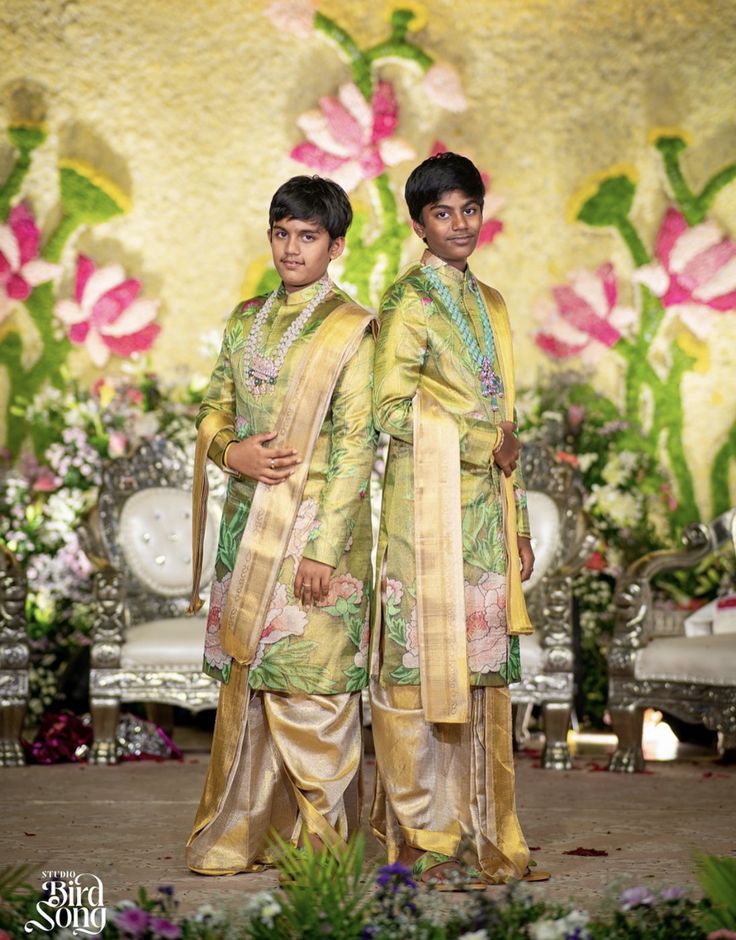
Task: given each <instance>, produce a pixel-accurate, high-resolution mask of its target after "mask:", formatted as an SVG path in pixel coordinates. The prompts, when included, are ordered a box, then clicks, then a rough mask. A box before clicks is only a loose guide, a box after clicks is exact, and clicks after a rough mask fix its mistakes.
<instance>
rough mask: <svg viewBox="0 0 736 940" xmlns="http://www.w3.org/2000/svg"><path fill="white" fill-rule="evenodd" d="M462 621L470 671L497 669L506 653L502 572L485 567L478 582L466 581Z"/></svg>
mask: <svg viewBox="0 0 736 940" xmlns="http://www.w3.org/2000/svg"><path fill="white" fill-rule="evenodd" d="M465 625H466V629H467V636H468V667H469V669H470V672H475V673H485V672H498V670H499V669H500V667H501V665H502V664H503V663H504V662H505V661H506V659H507V657H508V651H507V650H508V638H507V636H506V579H505V578H504V577H503V576H502V575H500V574H494V573H493V572H491V571H486V572H485V573H484V574H483V575H482V576H481V578H480V580H479V581H478V583H477V584H470V583H469V582H468V581H466V582H465Z"/></svg>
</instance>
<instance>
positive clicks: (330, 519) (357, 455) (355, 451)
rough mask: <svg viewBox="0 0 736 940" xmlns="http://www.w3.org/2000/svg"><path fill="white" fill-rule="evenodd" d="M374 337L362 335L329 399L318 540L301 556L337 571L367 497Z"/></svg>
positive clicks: (374, 441)
mask: <svg viewBox="0 0 736 940" xmlns="http://www.w3.org/2000/svg"><path fill="white" fill-rule="evenodd" d="M373 350H374V342H373V336H372V334H371V333H370V332H368V333H366V334H365V336H364V337H363V339H362V341H361V343H360V346H359V347H358V350H357V352H356V353H355V355H354V356H353V357H352V358H351V359H350V361H349V362H348V363H347V365H346V366H345V368H344V369H343V371H342V374H341V375H340V378H339V380H338V383H337V385H336V387H335V391H334V393H333V396H332V404H331V414H332V427H331V431H330V451H329V461H328V467H327V473H326V477H325V482H324V486H323V487H322V492H321V494H320V500H319V508H318V511H317V520H316V522H317V525H316V533H317V534H316V537H315V538H313V539H311V540H310V541H309V542H308V543H307V547H306V549H305V550H304V556H303V557H304V558H309V559H311V560H312V561H319V562H322V563H323V564H325V565H331V566H332V567H333V568H337V565H338V563H339V561H340V559H341V557H342V555H343V553H344V551H345V546H346V545H347V542H348V540H349V538H350V536H351V534H352V531H353V528H354V526H355V520H356V519H357V517H358V508H359V506H360V503H361V502H362V501H363V500H364V499H369V498H370V497H369V492H370V488H369V483H370V476H371V469H372V468H373V460H374V458H375V452H376V444H377V440H378V437H377V434H376V431H375V428H374V425H373V419H372V415H371V385H372V371H373Z"/></svg>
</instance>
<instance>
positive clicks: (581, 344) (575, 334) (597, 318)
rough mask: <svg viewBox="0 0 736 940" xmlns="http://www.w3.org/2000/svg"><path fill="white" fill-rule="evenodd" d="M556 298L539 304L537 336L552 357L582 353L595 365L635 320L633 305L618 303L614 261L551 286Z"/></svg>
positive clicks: (581, 356)
mask: <svg viewBox="0 0 736 940" xmlns="http://www.w3.org/2000/svg"><path fill="white" fill-rule="evenodd" d="M552 295H553V298H554V301H546V302H544V303H543V304H541V305H540V307H539V308H538V317H539V319H540V320H541V322H542V324H543V325H542V329H540V330H539V332H538V333H537V334H536V335H535V337H534V339H535V342H536V344H537V346H539V348H540V349H542V350H544V352H546V353H547V354H548V355H549V356H552V358H553V359H567V358H568V357H569V356H580V358H581V360H582V361H583V362H584V363H585V364H586V365H595V364H596V363H597V362H598V361H599V360H600V358H601V356H602V355H603V354H604V353H605V351H606V350H607V349H610V347H611V346H614V345H615V344H616V343H617V342H618V340H619V339H620V338H621V336H622V335H623V333H624V331H625V330H626V329H627V328H628V327H629V326H631V325H632V324H633V323H635V322H636V318H637V313H636V311H635V310H634V309H633V307H625V306H620V305H619V304H618V285H617V283H616V275H615V273H614V270H613V265H611V264H602V265H601V266H600V267H599V268H598V269H597V270H595V271H577V272H575V273H574V274H572V275H571V276H570V279H569V283H568V284H563V285H561V286H559V287H554V288H552Z"/></svg>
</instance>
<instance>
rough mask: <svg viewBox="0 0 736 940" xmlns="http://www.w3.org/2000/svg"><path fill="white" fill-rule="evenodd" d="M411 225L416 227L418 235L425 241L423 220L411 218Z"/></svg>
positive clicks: (415, 230)
mask: <svg viewBox="0 0 736 940" xmlns="http://www.w3.org/2000/svg"><path fill="white" fill-rule="evenodd" d="M411 227H412V228H413V229H414V232H415V234H416V235H418V236H419V238H421V239H422V241H424V226H423V225H422V223H421V222H415V221H414V219H412V220H411Z"/></svg>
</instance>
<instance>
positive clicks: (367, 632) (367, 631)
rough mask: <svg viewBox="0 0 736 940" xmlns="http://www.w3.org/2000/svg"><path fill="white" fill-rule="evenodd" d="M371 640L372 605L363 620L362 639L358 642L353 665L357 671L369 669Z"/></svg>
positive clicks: (367, 609)
mask: <svg viewBox="0 0 736 940" xmlns="http://www.w3.org/2000/svg"><path fill="white" fill-rule="evenodd" d="M370 639H371V609H370V605H369V606H368V607H367V608H366V611H365V618H364V619H363V626H362V628H361V631H360V639H359V641H358V652H357V653H356V654H355V657H354V658H353V663H354V665H355V666H356V668H357V669H367V668H368V645H369V643H370Z"/></svg>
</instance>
